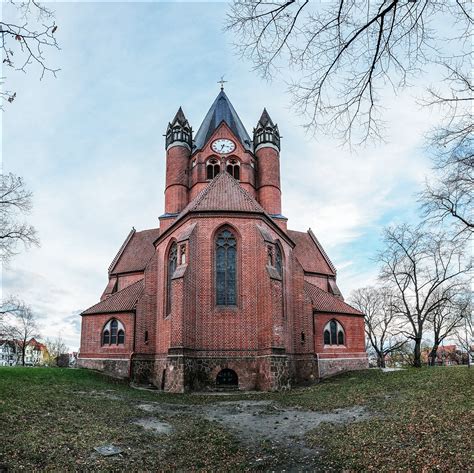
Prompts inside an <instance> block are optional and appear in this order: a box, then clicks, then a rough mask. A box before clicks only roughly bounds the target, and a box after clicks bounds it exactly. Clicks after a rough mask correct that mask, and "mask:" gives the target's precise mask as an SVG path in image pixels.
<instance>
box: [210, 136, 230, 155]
mask: <svg viewBox="0 0 474 473" xmlns="http://www.w3.org/2000/svg"><path fill="white" fill-rule="evenodd" d="M211 148H212V149H213V151H215V152H216V153H220V154H227V153H232V151H234V149H235V144H234V143H233V142H232V141H230V140H226V139H225V138H221V139H219V140H216V141H214V142H213V143H212V145H211Z"/></svg>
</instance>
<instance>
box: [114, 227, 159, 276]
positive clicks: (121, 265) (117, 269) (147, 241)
mask: <svg viewBox="0 0 474 473" xmlns="http://www.w3.org/2000/svg"><path fill="white" fill-rule="evenodd" d="M159 236H160V229H159V228H152V229H150V230H143V231H141V232H136V231H134V230H132V232H130V234H129V235H128V237H127V239H126V240H125V243H124V244H123V245H122V247H121V248H120V250H119V253H118V254H117V256H116V257H115V258H114V261H113V262H112V264H111V266H110V268H109V273H110V274H118V273H129V272H132V271H143V270H144V269H145V266H146V265H147V263H148V261H149V260H150V258H151V257H152V256H153V253H154V252H155V247H154V245H153V242H154V241H155V240H156V239H157V238H158V237H159Z"/></svg>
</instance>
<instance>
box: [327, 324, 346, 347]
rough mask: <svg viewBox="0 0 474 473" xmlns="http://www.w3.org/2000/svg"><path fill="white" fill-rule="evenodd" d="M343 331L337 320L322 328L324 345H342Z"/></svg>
mask: <svg viewBox="0 0 474 473" xmlns="http://www.w3.org/2000/svg"><path fill="white" fill-rule="evenodd" d="M344 338H345V335H344V329H343V328H342V325H341V324H340V323H339V322H338V321H337V320H331V321H330V322H328V323H327V324H326V326H325V327H324V344H325V345H344Z"/></svg>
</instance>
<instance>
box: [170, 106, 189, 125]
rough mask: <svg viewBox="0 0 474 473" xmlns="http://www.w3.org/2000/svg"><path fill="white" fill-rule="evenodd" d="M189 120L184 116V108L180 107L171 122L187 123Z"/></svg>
mask: <svg viewBox="0 0 474 473" xmlns="http://www.w3.org/2000/svg"><path fill="white" fill-rule="evenodd" d="M187 121H188V120H187V119H186V117H185V116H184V112H183V109H182V108H181V107H179V108H178V111H177V112H176V115H175V116H174V118H173V121H172V122H171V123H175V122H178V123H186V122H187Z"/></svg>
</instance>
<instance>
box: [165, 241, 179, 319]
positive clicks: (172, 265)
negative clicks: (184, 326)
mask: <svg viewBox="0 0 474 473" xmlns="http://www.w3.org/2000/svg"><path fill="white" fill-rule="evenodd" d="M177 261H178V245H176V243H173V244H172V245H171V248H170V252H169V254H168V274H167V281H166V315H169V314H170V313H171V300H172V298H173V294H172V278H173V274H174V272H175V270H176V264H177Z"/></svg>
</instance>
